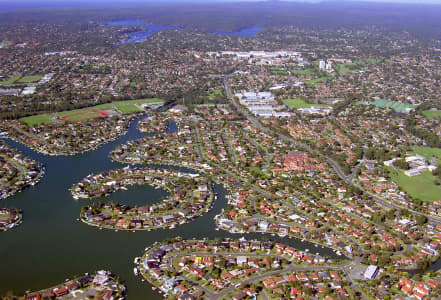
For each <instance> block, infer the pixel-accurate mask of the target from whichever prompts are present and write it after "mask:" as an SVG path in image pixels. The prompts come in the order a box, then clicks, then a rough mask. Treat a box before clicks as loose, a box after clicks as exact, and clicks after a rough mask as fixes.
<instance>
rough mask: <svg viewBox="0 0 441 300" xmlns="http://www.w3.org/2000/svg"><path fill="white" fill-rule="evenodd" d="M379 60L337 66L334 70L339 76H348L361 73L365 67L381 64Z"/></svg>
mask: <svg viewBox="0 0 441 300" xmlns="http://www.w3.org/2000/svg"><path fill="white" fill-rule="evenodd" d="M380 61H381V60H379V59H372V58H371V59H360V60H356V61H354V62H353V63H351V64H335V65H334V69H335V70H336V71H337V73H338V74H339V75H347V74H351V73H355V72H359V71H360V70H361V69H362V68H363V67H365V66H369V65H373V64H376V63H379V62H380Z"/></svg>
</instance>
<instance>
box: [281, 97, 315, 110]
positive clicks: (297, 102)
mask: <svg viewBox="0 0 441 300" xmlns="http://www.w3.org/2000/svg"><path fill="white" fill-rule="evenodd" d="M282 102H283V103H285V104H286V105H288V106H289V107H290V108H307V107H312V106H314V105H316V104H310V103H306V102H305V101H304V100H302V99H299V98H296V99H285V100H282Z"/></svg>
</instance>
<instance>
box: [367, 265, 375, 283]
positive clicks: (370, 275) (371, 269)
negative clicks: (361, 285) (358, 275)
mask: <svg viewBox="0 0 441 300" xmlns="http://www.w3.org/2000/svg"><path fill="white" fill-rule="evenodd" d="M377 273H378V267H377V266H373V265H370V266H369V267H367V269H366V272H364V278H366V279H369V280H372V279H374V278H375V276H377Z"/></svg>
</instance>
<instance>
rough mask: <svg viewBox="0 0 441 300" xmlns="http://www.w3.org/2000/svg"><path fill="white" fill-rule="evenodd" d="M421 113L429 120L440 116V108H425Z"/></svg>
mask: <svg viewBox="0 0 441 300" xmlns="http://www.w3.org/2000/svg"><path fill="white" fill-rule="evenodd" d="M423 115H424V116H425V117H426V118H427V119H429V120H432V119H436V118H441V110H425V111H423Z"/></svg>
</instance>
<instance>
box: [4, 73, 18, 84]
mask: <svg viewBox="0 0 441 300" xmlns="http://www.w3.org/2000/svg"><path fill="white" fill-rule="evenodd" d="M20 78H21V75H16V76H13V77H11V78H9V79H8V80H5V81H2V82H0V85H9V84H13V83H15V82H16V81H17V80H19V79H20Z"/></svg>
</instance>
